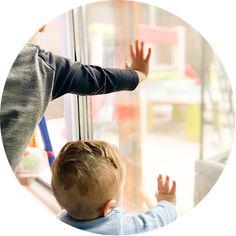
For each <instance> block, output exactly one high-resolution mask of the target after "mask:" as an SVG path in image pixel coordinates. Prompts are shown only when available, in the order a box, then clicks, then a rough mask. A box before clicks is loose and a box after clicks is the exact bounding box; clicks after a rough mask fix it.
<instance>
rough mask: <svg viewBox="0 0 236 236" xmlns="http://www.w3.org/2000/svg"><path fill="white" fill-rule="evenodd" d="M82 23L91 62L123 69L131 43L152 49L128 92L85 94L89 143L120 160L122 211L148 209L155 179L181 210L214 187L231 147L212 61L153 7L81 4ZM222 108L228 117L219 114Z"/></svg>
mask: <svg viewBox="0 0 236 236" xmlns="http://www.w3.org/2000/svg"><path fill="white" fill-rule="evenodd" d="M98 8H99V9H101V10H99V11H98V10H97V9H98ZM86 21H87V32H88V42H89V48H90V53H89V59H90V61H89V63H91V64H97V65H102V66H105V67H110V66H112V67H124V63H125V61H126V60H127V59H128V58H129V43H130V42H132V41H134V39H136V38H137V39H140V40H144V41H145V43H146V44H147V46H150V47H152V51H153V52H152V57H151V66H150V74H149V77H148V79H147V80H146V81H145V82H144V83H143V84H141V85H139V87H138V88H137V89H136V90H135V91H133V92H119V93H114V94H109V95H99V96H95V97H91V104H92V121H93V137H94V139H103V140H106V141H108V142H112V143H113V144H115V145H116V146H117V147H118V148H119V150H120V152H121V153H122V155H123V157H124V159H125V163H126V169H127V173H128V174H127V176H126V185H125V191H124V192H125V196H124V203H123V206H124V207H125V208H126V209H128V210H132V211H140V210H147V209H148V208H149V207H151V206H153V205H155V203H156V199H155V191H156V187H157V183H156V178H157V176H158V175H159V174H163V175H170V176H171V178H172V179H175V180H176V181H177V202H178V204H177V209H178V212H179V213H180V214H183V213H185V212H187V211H188V210H189V209H191V208H192V207H193V206H194V205H196V204H197V203H198V202H199V201H200V200H201V199H202V197H204V196H205V195H206V194H207V192H208V191H209V190H210V189H211V187H212V186H213V185H214V183H215V181H216V180H217V178H218V176H219V174H220V173H221V171H222V169H223V167H224V165H225V161H226V160H227V158H228V153H227V151H229V150H230V146H231V144H232V136H231V135H232V130H233V122H234V116H233V110H232V102H231V101H232V99H229V98H230V96H232V94H231V90H230V85H229V84H228V82H227V81H228V78H227V76H226V74H225V72H224V69H223V67H222V65H221V64H220V62H219V59H218V58H217V56H216V55H215V53H214V51H213V50H212V48H211V47H210V45H209V44H208V43H207V42H206V41H205V40H204V39H203V37H202V36H201V35H200V34H198V32H196V31H195V30H194V29H193V28H192V27H191V26H189V25H188V24H187V23H186V22H184V21H183V20H181V19H180V18H178V17H176V16H174V15H172V14H170V13H169V12H166V11H164V10H162V9H159V8H157V7H152V6H149V5H146V4H140V3H135V2H118V1H117V2H100V3H94V4H91V5H88V6H86ZM193 45H194V46H193ZM222 73H223V74H222ZM219 79H221V80H219ZM220 81H221V83H222V84H223V83H226V84H227V89H228V90H227V91H226V96H228V100H227V102H228V104H227V106H226V103H223V101H224V100H223V99H224V98H223V96H222V95H223V93H222V91H221V88H220V87H219V86H220V84H219V83H220ZM223 81H224V82H223ZM203 85H204V86H203ZM222 86H223V85H222ZM225 86H226V85H225ZM209 96H213V97H212V99H213V100H211V99H209ZM207 97H208V98H207ZM225 100H226V99H225ZM202 104H203V105H202ZM212 106H213V107H212ZM228 107H229V109H231V110H230V111H231V114H230V119H228V118H229V117H228V115H227V113H224V114H223V113H221V109H226V108H228ZM211 108H212V109H211ZM210 110H211V111H210ZM201 120H202V122H201ZM227 122H228V123H227ZM226 123H227V124H226ZM216 134H217V135H216ZM215 139H217V140H215ZM220 140H221V141H222V140H224V142H221V145H220V144H219V142H220ZM221 149H223V150H224V151H225V152H224V153H222V155H221V156H220V157H218V156H217V157H216V155H217V154H219V153H221V151H220V150H221ZM209 166H210V167H209ZM219 166H220V168H219ZM209 168H210V169H209ZM209 171H210V174H209ZM209 175H211V176H212V177H211V179H210V180H209V179H208V176H209Z"/></svg>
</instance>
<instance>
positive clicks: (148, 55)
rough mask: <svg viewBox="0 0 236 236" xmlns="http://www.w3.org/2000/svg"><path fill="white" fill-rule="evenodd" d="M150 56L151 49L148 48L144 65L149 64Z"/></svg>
mask: <svg viewBox="0 0 236 236" xmlns="http://www.w3.org/2000/svg"><path fill="white" fill-rule="evenodd" d="M151 54H152V50H151V48H148V53H147V56H146V58H145V59H144V60H145V62H146V63H148V62H149V60H150V57H151Z"/></svg>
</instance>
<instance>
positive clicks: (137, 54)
mask: <svg viewBox="0 0 236 236" xmlns="http://www.w3.org/2000/svg"><path fill="white" fill-rule="evenodd" d="M135 53H136V56H139V54H140V52H139V41H138V40H136V41H135Z"/></svg>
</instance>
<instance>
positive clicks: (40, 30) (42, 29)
mask: <svg viewBox="0 0 236 236" xmlns="http://www.w3.org/2000/svg"><path fill="white" fill-rule="evenodd" d="M45 27H46V25H44V26H43V27H41V28H40V29H39V32H40V33H42V32H43V31H44V29H45Z"/></svg>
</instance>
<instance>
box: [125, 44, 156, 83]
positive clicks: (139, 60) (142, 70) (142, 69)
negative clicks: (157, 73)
mask: <svg viewBox="0 0 236 236" xmlns="http://www.w3.org/2000/svg"><path fill="white" fill-rule="evenodd" d="M130 54H131V59H132V64H131V65H130V64H129V63H128V62H126V63H125V67H126V68H127V69H132V70H135V71H136V72H137V73H138V75H139V82H142V81H143V80H144V79H146V78H147V76H148V73H149V61H150V57H151V48H148V52H147V55H145V53H144V43H143V42H141V44H140V43H139V41H138V40H136V41H135V45H134V44H131V45H130Z"/></svg>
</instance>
